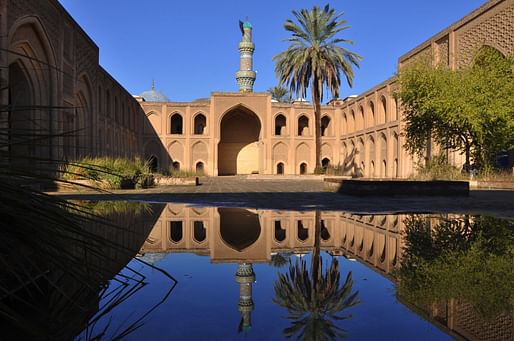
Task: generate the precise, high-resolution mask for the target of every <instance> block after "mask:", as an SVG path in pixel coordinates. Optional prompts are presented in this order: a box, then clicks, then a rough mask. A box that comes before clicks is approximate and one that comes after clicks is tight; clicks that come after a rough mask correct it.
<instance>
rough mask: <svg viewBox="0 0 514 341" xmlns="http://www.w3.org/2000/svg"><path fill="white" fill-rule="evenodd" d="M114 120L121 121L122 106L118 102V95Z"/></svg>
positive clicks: (115, 101) (115, 99)
mask: <svg viewBox="0 0 514 341" xmlns="http://www.w3.org/2000/svg"><path fill="white" fill-rule="evenodd" d="M114 121H116V122H119V121H120V108H119V104H118V97H117V96H114Z"/></svg>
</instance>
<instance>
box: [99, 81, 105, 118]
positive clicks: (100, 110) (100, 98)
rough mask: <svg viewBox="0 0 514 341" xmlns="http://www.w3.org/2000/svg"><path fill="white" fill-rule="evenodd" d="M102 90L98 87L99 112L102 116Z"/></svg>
mask: <svg viewBox="0 0 514 341" xmlns="http://www.w3.org/2000/svg"><path fill="white" fill-rule="evenodd" d="M102 92H103V91H102V88H101V87H98V112H99V113H100V114H103V113H104V112H103V105H104V103H103V102H102Z"/></svg>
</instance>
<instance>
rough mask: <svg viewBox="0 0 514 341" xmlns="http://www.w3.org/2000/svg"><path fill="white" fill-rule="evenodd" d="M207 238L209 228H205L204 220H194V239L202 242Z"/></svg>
mask: <svg viewBox="0 0 514 341" xmlns="http://www.w3.org/2000/svg"><path fill="white" fill-rule="evenodd" d="M206 238H207V230H206V229H205V225H204V222H203V221H201V220H197V221H195V222H193V239H194V241H195V242H197V243H202V242H204V241H205V239H206Z"/></svg>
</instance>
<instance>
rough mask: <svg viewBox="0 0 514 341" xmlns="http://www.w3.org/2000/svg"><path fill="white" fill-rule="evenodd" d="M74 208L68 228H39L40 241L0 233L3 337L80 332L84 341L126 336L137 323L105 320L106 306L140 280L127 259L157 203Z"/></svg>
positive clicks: (133, 288)
mask: <svg viewBox="0 0 514 341" xmlns="http://www.w3.org/2000/svg"><path fill="white" fill-rule="evenodd" d="M70 207H72V206H70ZM77 209H78V210H80V212H79V213H80V214H79V215H77V216H76V217H75V218H72V216H69V217H68V219H69V223H70V228H69V229H63V230H59V229H56V228H52V227H47V226H38V227H37V228H39V229H44V231H45V233H46V234H45V235H41V236H40V237H41V238H39V239H38V240H36V239H35V238H29V236H23V238H21V237H20V235H19V234H16V233H10V232H9V231H8V230H7V231H6V230H3V231H2V232H3V233H2V247H1V252H0V261H1V262H2V267H3V269H4V271H3V272H2V275H1V276H0V288H1V296H0V311H1V312H2V318H1V319H0V328H1V329H2V337H3V338H6V339H45V340H46V339H59V340H61V339H72V338H73V337H75V336H77V335H78V334H79V333H81V331H82V334H81V335H82V337H83V338H87V339H90V338H95V337H100V336H107V335H109V336H110V337H113V338H114V337H116V336H120V335H128V334H129V333H130V332H131V330H132V329H133V328H135V327H137V326H138V325H139V324H140V323H141V320H138V319H137V318H136V319H134V320H132V321H125V322H127V323H125V324H119V325H112V324H110V323H109V320H110V318H111V317H112V310H113V309H114V308H116V307H117V306H119V305H122V304H123V303H124V302H125V301H126V300H127V299H128V298H130V297H131V296H132V295H134V294H135V293H136V292H137V291H138V290H140V289H141V288H142V287H143V285H144V283H143V282H144V277H143V276H142V274H141V273H140V272H139V271H137V270H135V269H133V268H130V267H126V264H127V263H129V262H130V261H131V259H132V258H133V257H134V256H135V255H136V254H137V252H138V250H139V248H140V247H141V245H142V244H143V242H144V241H145V240H146V238H147V236H148V234H149V232H150V230H151V229H152V228H153V226H154V224H155V222H156V221H157V218H158V217H159V216H160V213H161V210H162V207H160V209H159V207H158V206H155V207H154V209H153V210H151V209H150V208H149V207H147V206H146V205H141V204H130V203H115V204H113V203H84V204H83V205H81V206H80V208H76V207H74V211H75V212H76V211H77ZM61 214H63V213H61ZM75 223H76V224H75ZM72 226H73V227H72ZM35 235H38V234H37V233H34V236H35ZM7 268H8V269H10V270H9V271H5V270H6V269H7ZM109 281H111V285H109Z"/></svg>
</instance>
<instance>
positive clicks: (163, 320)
mask: <svg viewBox="0 0 514 341" xmlns="http://www.w3.org/2000/svg"><path fill="white" fill-rule="evenodd" d="M82 205H85V210H87V211H88V212H91V213H93V214H95V216H96V217H97V218H95V219H94V221H90V220H87V222H86V224H85V225H84V227H83V228H84V231H83V232H80V231H79V232H77V234H76V235H75V234H73V233H70V234H68V233H65V234H64V235H56V236H55V239H56V240H61V242H59V243H56V246H57V247H59V248H61V252H62V255H63V256H62V259H59V260H56V261H55V262H53V261H48V260H46V259H44V257H41V255H40V256H37V255H34V254H31V253H30V250H29V249H27V250H21V248H16V250H21V251H20V252H19V253H18V256H16V257H11V258H9V257H10V256H9V257H7V258H6V257H4V256H5V255H4V256H2V257H3V258H2V259H11V261H12V262H13V264H14V266H17V265H16V264H19V267H20V268H21V270H20V271H19V272H18V273H19V274H20V276H21V277H20V278H22V277H23V276H25V274H28V275H30V276H29V278H31V280H30V281H29V282H26V281H25V284H23V286H21V287H20V286H19V285H18V284H16V283H19V282H21V280H18V281H14V279H13V278H10V277H7V276H2V277H1V278H0V280H1V281H2V284H3V286H2V288H12V294H11V295H3V296H2V297H0V304H2V307H1V308H2V311H9V316H13V317H15V320H8V319H0V327H2V326H3V327H2V328H1V329H2V330H6V331H8V332H7V334H6V335H7V336H6V337H7V339H10V337H14V336H20V335H31V336H34V335H39V336H40V337H39V338H40V339H70V338H73V337H74V338H75V339H79V340H89V339H127V340H243V339H244V340H283V339H286V338H287V337H291V338H294V339H297V338H299V339H307V340H311V339H318V340H331V339H344V338H346V339H348V340H377V339H387V340H413V339H416V340H446V339H454V338H457V339H469V340H510V341H512V340H513V339H514V335H513V333H514V325H513V320H514V313H513V309H512V306H513V303H514V222H513V221H509V220H501V219H495V218H491V217H485V216H469V215H448V214H446V215H437V214H433V215H419V214H400V215H356V214H350V213H347V212H319V211H310V212H309V211H303V212H294V211H273V210H254V209H243V208H219V207H188V206H186V205H183V204H173V203H169V204H142V203H141V204H140V203H131V202H86V203H84V202H83V203H82ZM52 238H53V237H52ZM23 257H27V258H26V259H27V260H29V259H31V260H32V261H31V262H30V263H28V262H26V261H25V259H24V258H23ZM38 257H39V258H41V259H40V260H38V259H37V258H38ZM23 264H32V266H34V265H35V266H36V267H35V268H28V267H27V268H22V267H23ZM63 264H64V266H66V264H69V268H68V270H65V271H63V270H62V266H63ZM57 266H59V267H57ZM10 283H11V284H10ZM7 326H10V327H9V329H6V328H7ZM13 326H14V327H13Z"/></svg>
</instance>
